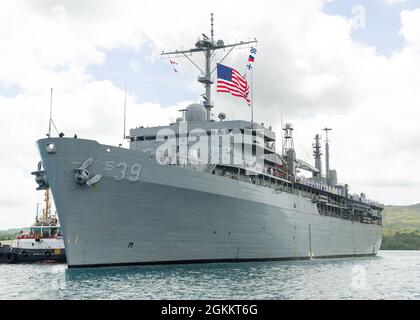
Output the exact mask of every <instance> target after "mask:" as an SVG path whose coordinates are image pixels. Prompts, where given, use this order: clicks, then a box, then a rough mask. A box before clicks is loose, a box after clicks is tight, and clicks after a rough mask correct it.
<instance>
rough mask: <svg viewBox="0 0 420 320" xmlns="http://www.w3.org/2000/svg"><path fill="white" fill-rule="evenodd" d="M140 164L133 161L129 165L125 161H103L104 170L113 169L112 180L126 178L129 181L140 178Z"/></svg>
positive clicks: (135, 180)
mask: <svg viewBox="0 0 420 320" xmlns="http://www.w3.org/2000/svg"><path fill="white" fill-rule="evenodd" d="M141 169H142V168H141V164H139V163H135V164H133V165H131V166H129V165H127V163H125V162H117V163H116V162H115V161H107V162H105V170H106V171H115V174H114V180H115V181H123V180H128V181H130V182H137V181H139V178H140V173H141Z"/></svg>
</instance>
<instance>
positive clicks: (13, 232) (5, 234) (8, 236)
mask: <svg viewBox="0 0 420 320" xmlns="http://www.w3.org/2000/svg"><path fill="white" fill-rule="evenodd" d="M21 230H22V229H9V230H0V241H3V240H13V239H15V238H16V236H17V235H18V234H19V232H20V231H21Z"/></svg>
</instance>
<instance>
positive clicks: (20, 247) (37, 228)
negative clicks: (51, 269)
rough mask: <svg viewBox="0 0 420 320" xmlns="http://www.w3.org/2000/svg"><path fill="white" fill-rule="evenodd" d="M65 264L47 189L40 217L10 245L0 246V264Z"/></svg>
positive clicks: (63, 252)
mask: <svg viewBox="0 0 420 320" xmlns="http://www.w3.org/2000/svg"><path fill="white" fill-rule="evenodd" d="M35 262H42V263H48V262H56V263H65V262H66V254H65V249H64V240H63V235H62V233H61V227H60V223H59V221H58V219H57V216H56V214H52V213H51V204H50V194H49V189H46V190H45V207H44V208H43V210H42V216H41V217H39V216H38V212H37V217H36V220H35V223H34V224H33V225H32V226H31V227H30V228H29V230H27V231H23V230H22V231H21V232H20V234H18V235H17V237H16V239H15V240H14V241H13V243H12V244H11V245H0V263H35Z"/></svg>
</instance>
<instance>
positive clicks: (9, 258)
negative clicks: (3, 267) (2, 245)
mask: <svg viewBox="0 0 420 320" xmlns="http://www.w3.org/2000/svg"><path fill="white" fill-rule="evenodd" d="M15 260H16V254H14V253H13V252H8V253H7V254H6V262H7V263H13V262H15Z"/></svg>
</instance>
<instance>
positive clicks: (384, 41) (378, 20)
mask: <svg viewBox="0 0 420 320" xmlns="http://www.w3.org/2000/svg"><path fill="white" fill-rule="evenodd" d="M356 5H362V6H363V7H365V8H366V28H365V29H356V30H353V33H352V37H353V39H354V40H355V41H358V42H361V43H364V44H367V45H370V46H375V47H376V49H377V52H378V53H379V54H382V55H385V56H387V57H389V56H390V55H391V54H392V52H393V51H395V50H399V49H400V48H401V47H402V46H403V38H402V36H401V35H400V34H399V30H400V26H401V20H400V12H401V10H403V9H408V10H413V9H415V8H419V7H420V0H406V1H405V2H401V3H394V4H388V3H386V1H385V0H356V1H349V0H335V1H333V2H329V3H327V4H326V5H325V7H324V12H325V13H327V14H334V15H341V16H344V17H347V18H352V17H353V13H352V8H353V7H354V6H356Z"/></svg>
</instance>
